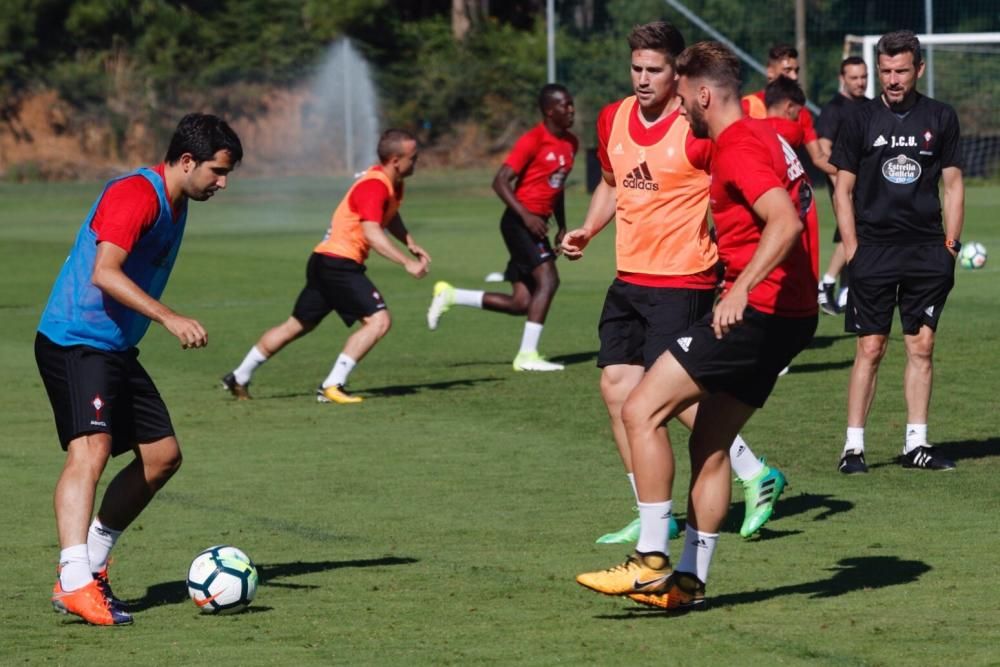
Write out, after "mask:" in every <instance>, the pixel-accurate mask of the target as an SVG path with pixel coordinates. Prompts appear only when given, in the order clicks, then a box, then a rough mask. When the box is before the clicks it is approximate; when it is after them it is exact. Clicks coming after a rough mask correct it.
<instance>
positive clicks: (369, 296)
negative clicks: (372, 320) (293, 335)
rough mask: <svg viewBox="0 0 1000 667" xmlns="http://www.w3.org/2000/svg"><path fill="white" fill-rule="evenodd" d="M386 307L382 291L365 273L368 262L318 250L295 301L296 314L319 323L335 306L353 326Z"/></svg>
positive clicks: (349, 324) (307, 266)
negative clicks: (323, 253) (360, 261)
mask: <svg viewBox="0 0 1000 667" xmlns="http://www.w3.org/2000/svg"><path fill="white" fill-rule="evenodd" d="M385 308H386V305H385V300H384V299H383V298H382V293H381V292H379V291H378V289H377V288H376V287H375V285H373V284H372V281H370V280H369V279H368V276H366V275H365V266H364V264H358V263H357V262H355V261H354V260H350V259H344V258H343V257H330V256H328V255H321V254H320V253H318V252H314V253H313V254H312V256H311V257H310V258H309V263H308V264H307V265H306V286H305V287H303V288H302V291H301V292H300V293H299V298H298V299H296V301H295V307H294V308H293V309H292V317H294V318H295V319H297V320H298V321H299V322H308V323H310V324H319V323H320V322H321V321H322V320H323V318H324V317H326V316H327V315H329V314H330V311H331V310H335V311H337V314H338V315H340V319H342V320H343V321H344V324H346V325H347V326H351V325H352V324H354V323H355V322H357V321H358V320H360V319H362V318H364V317H368V316H369V315H374V314H375V313H377V312H378V311H380V310H385Z"/></svg>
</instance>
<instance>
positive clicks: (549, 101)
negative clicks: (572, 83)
mask: <svg viewBox="0 0 1000 667" xmlns="http://www.w3.org/2000/svg"><path fill="white" fill-rule="evenodd" d="M559 94H563V95H565V96H567V97H572V95H570V93H569V88H567V87H566V86H564V85H562V84H561V83H547V84H545V85H544V86H542V89H541V90H540V91H538V110H539V111H541V112H542V113H543V114H544V113H545V111H546V109H548V108H549V107H551V106H552V105H553V104H555V100H556V96H557V95H559Z"/></svg>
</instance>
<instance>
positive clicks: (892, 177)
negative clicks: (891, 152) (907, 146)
mask: <svg viewBox="0 0 1000 667" xmlns="http://www.w3.org/2000/svg"><path fill="white" fill-rule="evenodd" d="M921 172H922V170H921V168H920V163H919V162H917V161H916V160H913V159H911V158H908V157H906V156H905V155H903V154H902V153H900V154H899V155H897V156H896V157H894V158H890V159H889V160H886V161H885V163H884V164H883V165H882V176H883V177H885V180H887V181H889V182H890V183H895V184H896V185H909V184H910V183H915V182H916V181H917V179H918V178H920V174H921Z"/></svg>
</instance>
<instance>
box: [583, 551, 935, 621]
mask: <svg viewBox="0 0 1000 667" xmlns="http://www.w3.org/2000/svg"><path fill="white" fill-rule="evenodd" d="M930 570H931V566H930V565H928V564H927V563H924V562H923V561H919V560H904V559H901V558H899V557H897V556H863V557H858V558H844V559H842V560H840V561H839V562H838V563H837V564H836V565H835V566H834V567H831V568H828V570H827V571H828V572H832V573H833V574H832V575H830V576H828V577H824V578H822V579H817V580H815V581H809V582H805V583H802V584H793V585H790V586H778V587H777V588H769V589H763V590H755V591H747V592H744V593H728V594H725V595H719V596H715V597H709V607H708V609H709V610H712V609H718V608H720V607H734V606H736V605H741V604H753V603H756V602H765V601H767V600H773V599H774V598H780V597H785V596H788V595H806V596H808V597H809V598H810V599H823V598H834V597H839V596H841V595H845V594H847V593H853V592H856V591H867V590H875V589H878V588H887V587H889V586H902V585H906V584H912V583H914V582H916V581H917V580H918V579H920V577H921V576H923V575H924V574H926V573H927V572H930ZM673 613H677V612H673ZM670 614H671V612H668V611H664V610H662V609H655V608H653V607H639V608H635V609H629V610H627V611H626V612H625V613H622V614H614V615H609V614H605V615H598V616H596V617H595V618H603V619H608V620H633V619H636V618H645V617H654V616H655V617H661V616H664V615H670Z"/></svg>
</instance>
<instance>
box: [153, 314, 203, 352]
mask: <svg viewBox="0 0 1000 667" xmlns="http://www.w3.org/2000/svg"><path fill="white" fill-rule="evenodd" d="M163 326H164V328H166V330H167V331H169V332H170V333H171V334H173V335H174V336H176V337H177V340H179V341H180V342H181V347H182V348H183V349H185V350H190V349H192V348H196V347H205V346H206V345H208V333H207V332H206V331H205V327H203V326H201V323H200V322H198V320H193V319H191V318H190V317H184V316H182V315H177V314H176V313H174V314H173V315H170V316H169V317H166V318H164V319H163Z"/></svg>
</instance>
